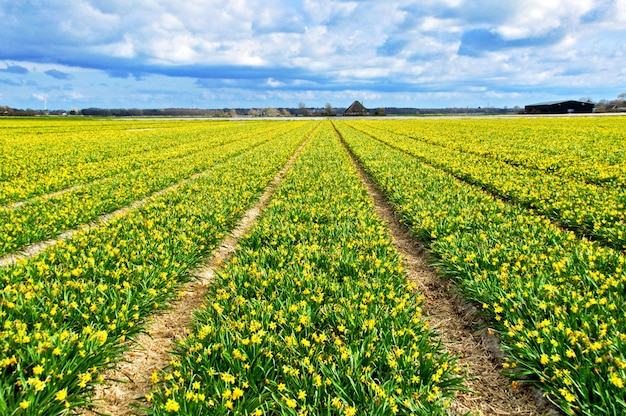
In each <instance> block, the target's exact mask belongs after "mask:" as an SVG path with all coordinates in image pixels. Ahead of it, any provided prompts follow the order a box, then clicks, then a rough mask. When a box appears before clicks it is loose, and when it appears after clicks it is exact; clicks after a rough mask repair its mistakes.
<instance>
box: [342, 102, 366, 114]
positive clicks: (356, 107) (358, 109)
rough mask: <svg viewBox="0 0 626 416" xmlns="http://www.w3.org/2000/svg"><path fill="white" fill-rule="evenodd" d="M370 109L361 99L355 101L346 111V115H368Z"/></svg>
mask: <svg viewBox="0 0 626 416" xmlns="http://www.w3.org/2000/svg"><path fill="white" fill-rule="evenodd" d="M368 114H369V111H368V110H367V108H365V107H364V106H363V104H361V103H360V102H359V101H355V102H353V103H352V105H350V107H348V108H347V109H346V111H344V115H347V116H349V115H359V116H362V115H368Z"/></svg>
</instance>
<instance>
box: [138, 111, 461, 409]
mask: <svg viewBox="0 0 626 416" xmlns="http://www.w3.org/2000/svg"><path fill="white" fill-rule="evenodd" d="M420 304H421V299H420V296H419V294H418V293H416V292H415V290H414V288H413V287H412V285H410V284H408V283H407V281H406V274H405V272H404V269H403V266H402V264H401V259H400V258H399V255H398V253H397V252H396V251H395V249H394V248H393V247H392V244H391V240H390V237H389V235H388V231H387V229H386V228H385V227H384V225H383V224H382V222H381V220H380V219H379V218H377V217H376V215H375V213H374V209H373V206H372V202H371V200H370V199H369V198H368V195H367V193H366V191H365V190H364V188H363V185H362V184H361V182H360V179H359V177H358V175H357V172H356V170H355V168H354V166H352V164H351V162H350V159H349V157H348V156H347V154H346V152H345V150H344V149H343V148H342V146H341V144H340V143H339V140H338V138H337V136H336V134H335V133H334V131H333V130H332V128H331V125H330V123H329V122H327V121H326V122H324V123H323V124H322V125H321V127H320V129H319V130H318V131H317V132H316V134H315V136H314V137H313V138H312V139H311V142H310V143H308V145H307V147H306V148H305V149H304V151H303V153H302V154H301V156H300V158H299V159H298V161H297V162H296V163H295V165H294V166H293V168H292V170H291V171H290V172H289V173H288V175H287V176H286V177H285V179H284V181H283V183H282V185H281V186H280V187H279V189H278V190H277V191H276V192H275V194H274V195H273V196H272V200H271V202H270V204H269V206H268V208H267V209H266V210H265V211H264V213H263V215H262V218H261V219H260V220H259V223H258V224H257V225H256V226H255V227H254V229H253V230H252V231H251V232H250V234H249V235H247V236H246V237H245V238H244V239H243V241H240V243H239V248H238V250H237V252H236V253H235V256H234V258H233V259H232V260H231V261H229V262H228V264H227V265H225V267H224V269H223V270H222V271H220V272H219V274H218V276H217V277H216V279H215V281H214V283H213V284H212V286H211V289H210V293H209V295H208V296H207V299H206V300H205V303H204V306H203V308H202V309H201V310H200V311H199V312H198V313H197V314H196V319H195V327H194V330H193V333H192V334H191V335H190V336H189V338H188V339H187V340H186V341H185V342H184V343H183V344H182V345H180V346H179V348H178V350H177V352H176V353H175V355H174V356H173V357H172V360H171V365H170V366H169V368H168V369H167V370H166V371H163V372H155V373H154V374H153V376H152V379H153V382H154V383H155V386H154V389H153V393H152V394H151V395H149V396H148V400H149V402H150V405H149V406H148V408H149V409H150V412H151V413H152V414H155V415H168V414H176V413H179V414H188V415H201V414H211V415H227V414H228V415H231V414H239V415H322V414H323V415H391V414H403V415H443V414H446V413H447V411H446V407H447V405H448V404H449V400H450V397H451V396H452V395H453V394H454V391H455V390H456V389H458V388H459V385H460V382H461V381H462V377H461V376H460V375H459V374H458V370H457V369H456V368H455V364H454V361H453V360H452V359H451V358H450V357H449V356H448V355H447V353H446V352H445V351H444V350H443V348H442V346H441V345H440V342H439V340H438V339H436V338H435V337H434V335H433V333H432V332H431V331H430V330H429V329H428V325H427V324H426V323H425V321H424V320H423V319H422V316H421V310H420Z"/></svg>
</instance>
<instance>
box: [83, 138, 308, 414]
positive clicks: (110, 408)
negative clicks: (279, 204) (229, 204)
mask: <svg viewBox="0 0 626 416" xmlns="http://www.w3.org/2000/svg"><path fill="white" fill-rule="evenodd" d="M314 131H315V130H314ZM312 135H313V133H311V134H310V135H309V137H308V138H307V140H305V141H304V142H303V143H302V145H300V147H299V148H298V149H297V150H296V151H295V153H294V154H293V156H292V157H291V158H290V159H289V161H288V162H287V163H286V164H285V166H284V167H283V168H282V169H281V170H280V172H278V173H277V174H276V176H275V177H274V179H273V180H272V182H271V183H270V185H269V186H268V187H267V189H266V190H265V192H264V193H263V195H262V196H261V197H260V198H259V201H258V202H257V203H256V204H255V205H254V206H253V207H252V208H250V209H249V210H248V211H246V213H245V214H244V216H243V218H242V219H241V220H240V222H239V223H238V224H237V226H236V227H235V229H234V230H233V231H231V232H230V233H229V235H228V236H227V237H226V239H225V240H224V241H223V242H222V244H221V245H220V247H219V248H218V249H217V250H216V251H215V252H214V253H213V254H212V256H211V257H210V258H209V259H207V261H206V262H205V264H204V265H202V266H201V267H199V268H198V269H196V270H194V271H193V272H192V275H194V276H196V277H197V278H198V280H193V281H191V282H189V283H187V284H185V285H184V286H183V287H182V288H181V296H180V297H179V298H178V299H176V301H175V302H174V303H173V304H172V305H171V307H170V309H168V310H167V311H166V312H165V313H163V314H161V315H158V316H155V317H154V318H153V319H152V320H151V321H150V322H148V323H147V331H146V333H145V334H141V335H139V336H138V337H136V338H135V339H134V341H133V348H132V349H131V350H129V351H128V352H127V353H126V354H125V356H124V357H123V358H122V361H121V362H120V364H119V365H118V366H117V368H116V369H115V370H113V371H109V372H107V373H106V374H104V377H105V379H107V380H120V381H110V382H108V384H105V385H102V386H98V387H97V388H96V393H95V403H97V407H95V408H94V409H93V410H92V411H89V410H87V411H84V413H83V414H85V415H88V416H95V415H100V414H110V415H115V416H127V415H135V414H138V413H140V412H139V411H138V410H137V409H135V408H134V406H137V405H145V403H143V402H140V401H139V400H141V399H142V398H143V397H144V396H145V395H146V394H148V393H149V392H150V387H151V385H152V383H151V381H150V377H151V375H152V373H153V372H154V371H155V370H157V371H158V370H161V369H162V368H163V367H165V366H167V365H168V362H169V361H168V360H169V359H170V358H171V356H170V351H171V350H172V348H173V347H174V343H175V342H176V341H178V340H181V339H183V338H185V337H186V336H187V335H188V331H189V329H190V325H191V322H192V318H193V313H194V311H195V310H196V309H197V308H199V307H200V306H201V305H202V301H203V299H204V296H205V295H206V293H207V291H208V285H209V284H210V283H211V280H212V279H213V276H214V275H215V272H216V271H217V270H218V269H219V268H220V266H221V264H222V263H224V262H225V261H227V260H228V259H229V258H230V257H231V256H232V255H233V253H234V252H235V248H236V246H237V241H238V240H239V239H240V238H241V237H243V236H244V235H245V234H246V233H247V232H248V231H250V229H251V228H252V226H253V225H254V222H255V220H256V218H257V217H258V216H259V215H260V213H261V211H262V210H263V208H264V207H265V206H266V205H267V203H268V202H269V199H270V197H271V196H272V194H273V193H274V191H275V189H276V188H277V187H278V185H279V184H280V183H281V181H282V179H283V177H284V176H285V174H286V173H287V172H288V171H289V169H290V168H291V166H292V165H293V164H294V162H295V161H296V159H297V158H298V156H299V155H300V153H301V151H302V149H303V148H304V146H305V145H306V143H307V142H308V141H309V139H310V137H311V136H312ZM96 412H97V413H96Z"/></svg>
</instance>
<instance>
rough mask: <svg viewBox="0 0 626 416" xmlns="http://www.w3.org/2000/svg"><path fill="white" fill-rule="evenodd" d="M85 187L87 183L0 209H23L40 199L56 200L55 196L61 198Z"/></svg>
mask: <svg viewBox="0 0 626 416" xmlns="http://www.w3.org/2000/svg"><path fill="white" fill-rule="evenodd" d="M85 185H87V184H86V183H81V184H78V185H74V186H70V187H69V188H65V189H61V190H59V191H54V192H51V193H49V194H43V195H37V196H34V197H32V198H28V199H25V200H24V201H17V202H12V203H10V204H8V205H5V206H3V207H0V208H2V209H16V208H19V207H21V206H22V205H26V204H29V203H31V202H33V201H36V200H39V199H50V198H54V197H55V196H60V195H63V194H66V193H68V192H72V191H75V190H77V189H80V188H82V187H84V186H85Z"/></svg>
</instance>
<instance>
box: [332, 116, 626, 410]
mask: <svg viewBox="0 0 626 416" xmlns="http://www.w3.org/2000/svg"><path fill="white" fill-rule="evenodd" d="M336 124H337V127H338V129H339V131H340V132H341V134H342V135H343V137H344V138H345V140H346V141H347V142H348V143H349V145H350V147H351V148H352V149H353V150H354V152H355V153H356V155H357V156H358V158H359V159H360V161H361V163H362V164H363V165H364V166H365V167H366V169H367V170H368V171H369V172H370V174H371V175H372V176H373V177H374V179H375V180H376V182H377V183H378V184H379V185H380V187H381V188H382V189H383V190H384V192H385V193H386V194H387V195H388V197H389V198H390V200H391V201H392V202H393V203H394V204H395V206H396V208H397V210H398V212H399V213H400V215H401V216H402V218H403V221H405V222H406V223H407V224H408V225H409V226H410V227H411V228H412V230H413V231H414V233H415V235H416V236H417V237H418V238H419V239H420V240H422V241H423V242H424V243H426V244H427V245H428V247H429V248H430V249H431V251H432V253H433V255H434V256H435V260H434V261H435V264H436V265H437V266H438V268H439V269H441V270H442V271H445V272H446V273H448V274H449V275H451V276H453V277H454V278H455V279H456V280H457V282H458V285H459V287H460V288H461V289H462V290H463V292H464V293H465V295H466V296H467V297H468V298H469V299H471V300H473V301H475V302H477V303H478V305H479V307H480V308H481V309H482V311H483V312H484V313H485V314H486V316H487V317H488V319H490V321H491V325H493V326H494V327H495V328H496V330H497V332H498V334H499V336H500V338H501V340H502V347H503V348H504V350H505V351H506V352H507V362H506V364H505V368H507V369H509V371H510V373H511V376H512V377H515V378H517V379H519V380H521V381H526V382H531V383H534V384H537V385H538V386H539V387H541V388H542V389H544V390H545V392H546V395H547V397H548V398H549V399H550V400H552V401H553V402H554V403H556V404H557V405H558V406H559V407H560V408H561V409H562V410H563V411H564V412H565V413H567V414H584V415H615V414H623V413H624V412H626V389H625V388H624V387H625V386H624V384H625V383H626V314H625V313H624V305H625V304H626V302H625V295H624V294H625V293H626V271H625V268H626V259H625V257H624V255H623V254H622V253H620V252H619V251H616V250H613V249H611V248H608V247H606V246H601V245H599V244H597V243H593V242H590V241H587V240H585V239H580V238H578V237H576V235H575V234H574V233H573V232H569V231H564V230H563V229H561V228H559V227H557V226H555V225H554V224H553V223H552V222H551V221H550V220H549V219H548V218H546V217H543V216H541V215H538V214H536V213H534V212H532V211H529V210H527V209H524V208H523V207H520V206H519V205H515V204H509V203H506V202H503V201H502V200H499V199H496V198H494V197H493V196H491V195H490V194H488V193H485V192H484V191H483V190H482V189H481V188H479V187H475V186H473V185H470V184H468V183H465V182H463V181H459V180H458V179H456V178H455V177H453V176H451V175H449V174H448V173H445V172H444V171H442V170H439V169H436V168H434V167H432V166H429V165H427V164H424V163H423V162H422V160H421V159H422V158H420V157H415V156H413V155H410V154H408V153H407V152H404V151H400V150H397V149H394V148H392V147H391V146H390V145H388V144H384V143H381V142H380V141H378V140H375V139H373V138H372V137H371V136H369V135H366V134H364V133H361V132H359V131H357V130H355V129H352V128H350V127H348V126H347V125H346V124H345V123H336ZM376 135H377V136H379V135H382V132H377V133H376Z"/></svg>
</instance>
